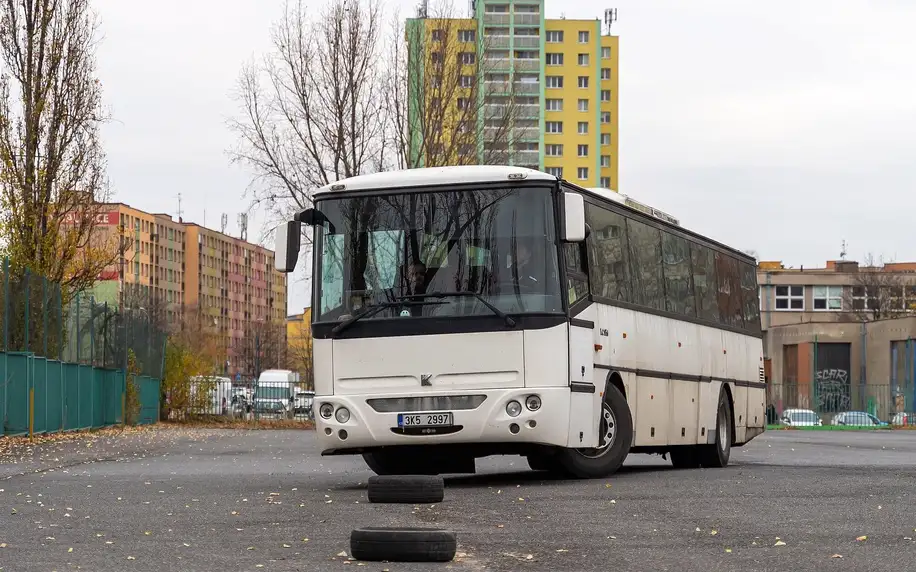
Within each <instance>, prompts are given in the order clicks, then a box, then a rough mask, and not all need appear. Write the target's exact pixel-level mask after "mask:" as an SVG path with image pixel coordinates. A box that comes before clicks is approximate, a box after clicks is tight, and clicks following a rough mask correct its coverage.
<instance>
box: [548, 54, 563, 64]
mask: <svg viewBox="0 0 916 572" xmlns="http://www.w3.org/2000/svg"><path fill="white" fill-rule="evenodd" d="M547 65H549V66H561V65H563V54H547Z"/></svg>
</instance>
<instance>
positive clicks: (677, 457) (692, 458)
mask: <svg viewBox="0 0 916 572" xmlns="http://www.w3.org/2000/svg"><path fill="white" fill-rule="evenodd" d="M697 453H698V451H697V446H696V445H680V446H677V447H674V448H672V449H671V450H670V451H668V454H669V455H670V456H671V465H672V466H673V467H674V468H675V469H698V468H700V458H699V455H698V454H697Z"/></svg>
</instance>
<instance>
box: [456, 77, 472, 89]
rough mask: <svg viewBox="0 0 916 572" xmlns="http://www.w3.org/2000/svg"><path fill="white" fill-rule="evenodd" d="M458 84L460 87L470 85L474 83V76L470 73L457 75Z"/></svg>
mask: <svg viewBox="0 0 916 572" xmlns="http://www.w3.org/2000/svg"><path fill="white" fill-rule="evenodd" d="M458 85H460V86H461V87H472V86H473V85H474V76H472V75H462V76H458Z"/></svg>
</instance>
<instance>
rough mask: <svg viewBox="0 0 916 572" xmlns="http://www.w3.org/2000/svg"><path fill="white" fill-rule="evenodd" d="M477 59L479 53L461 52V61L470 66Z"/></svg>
mask: <svg viewBox="0 0 916 572" xmlns="http://www.w3.org/2000/svg"><path fill="white" fill-rule="evenodd" d="M475 61H477V54H475V53H474V52H461V63H462V64H464V65H466V66H470V65H474V62H475Z"/></svg>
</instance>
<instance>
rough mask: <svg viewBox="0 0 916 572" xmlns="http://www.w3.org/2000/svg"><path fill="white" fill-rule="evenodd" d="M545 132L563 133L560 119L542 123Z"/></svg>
mask: <svg viewBox="0 0 916 572" xmlns="http://www.w3.org/2000/svg"><path fill="white" fill-rule="evenodd" d="M544 128H545V130H546V131H547V133H563V122H562V121H548V122H546V123H545V124H544Z"/></svg>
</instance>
